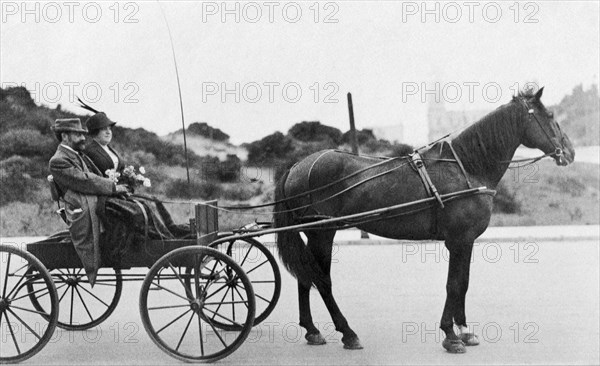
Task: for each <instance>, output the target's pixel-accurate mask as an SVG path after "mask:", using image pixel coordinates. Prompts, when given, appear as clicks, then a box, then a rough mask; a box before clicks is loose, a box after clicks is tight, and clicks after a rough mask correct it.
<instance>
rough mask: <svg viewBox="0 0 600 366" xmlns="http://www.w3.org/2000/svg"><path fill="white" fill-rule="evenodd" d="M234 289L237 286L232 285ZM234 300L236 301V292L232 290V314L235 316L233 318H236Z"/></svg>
mask: <svg viewBox="0 0 600 366" xmlns="http://www.w3.org/2000/svg"><path fill="white" fill-rule="evenodd" d="M232 289H235V287H232ZM234 301H235V293H234V292H233V290H232V291H231V315H232V317H233V320H235V304H234V303H233V302H234Z"/></svg>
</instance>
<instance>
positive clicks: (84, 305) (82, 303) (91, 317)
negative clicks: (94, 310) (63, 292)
mask: <svg viewBox="0 0 600 366" xmlns="http://www.w3.org/2000/svg"><path fill="white" fill-rule="evenodd" d="M73 288H74V289H75V291H77V296H79V300H81V305H83V308H84V309H85V312H86V313H87V315H88V316H89V317H90V320H91V321H94V317H93V316H92V314H91V313H90V310H89V309H88V307H87V305H86V304H85V301H83V297H81V292H79V289H78V288H77V287H76V286H73Z"/></svg>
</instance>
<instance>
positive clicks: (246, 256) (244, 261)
mask: <svg viewBox="0 0 600 366" xmlns="http://www.w3.org/2000/svg"><path fill="white" fill-rule="evenodd" d="M249 254H250V249H248V251H247V252H246V255H245V256H244V259H243V260H242V263H240V267H243V266H244V263H246V259H248V255H249Z"/></svg>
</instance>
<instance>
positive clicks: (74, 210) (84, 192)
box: [50, 118, 127, 285]
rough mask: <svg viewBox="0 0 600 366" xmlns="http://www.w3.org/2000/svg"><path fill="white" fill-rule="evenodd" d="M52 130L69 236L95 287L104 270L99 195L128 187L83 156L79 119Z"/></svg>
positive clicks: (53, 163) (56, 175)
mask: <svg viewBox="0 0 600 366" xmlns="http://www.w3.org/2000/svg"><path fill="white" fill-rule="evenodd" d="M52 130H53V131H54V133H55V134H56V138H57V139H58V140H59V141H60V145H59V146H58V148H57V149H56V153H55V154H54V156H53V157H52V158H51V159H50V172H51V173H52V176H53V179H54V182H55V183H56V184H57V185H58V187H59V188H60V190H61V191H62V192H63V193H64V195H63V197H62V198H63V201H64V202H65V211H66V215H67V220H68V225H69V233H70V234H71V240H72V241H73V245H74V246H75V250H76V251H77V254H78V255H79V258H80V259H81V262H82V263H83V266H84V268H85V271H86V274H87V276H88V279H89V281H90V284H91V285H93V284H94V282H95V280H96V274H97V271H98V268H99V267H100V244H99V243H100V234H101V232H102V231H103V227H102V223H101V221H100V219H99V218H98V215H97V214H96V209H97V206H98V197H97V196H99V195H104V196H109V195H113V194H122V193H126V192H127V188H126V186H124V185H117V184H115V182H113V181H112V180H111V179H108V178H104V177H102V173H101V172H100V171H99V170H98V168H96V166H95V165H94V163H92V161H91V160H90V159H89V158H88V157H87V156H85V155H84V154H82V153H81V152H82V151H83V149H84V148H85V134H86V133H87V130H85V129H84V128H83V127H82V125H81V121H80V120H79V118H67V119H57V120H56V121H55V124H54V126H53V127H52Z"/></svg>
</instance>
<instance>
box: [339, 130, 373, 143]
mask: <svg viewBox="0 0 600 366" xmlns="http://www.w3.org/2000/svg"><path fill="white" fill-rule="evenodd" d="M350 132H351V131H348V132H346V133H345V134H344V135H343V136H342V143H344V144H350V145H352V141H351V139H350ZM356 140H357V141H358V144H359V145H364V144H365V143H367V141H369V140H376V138H375V135H373V130H369V129H366V128H365V129H362V130H360V131H359V130H357V131H356Z"/></svg>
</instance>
